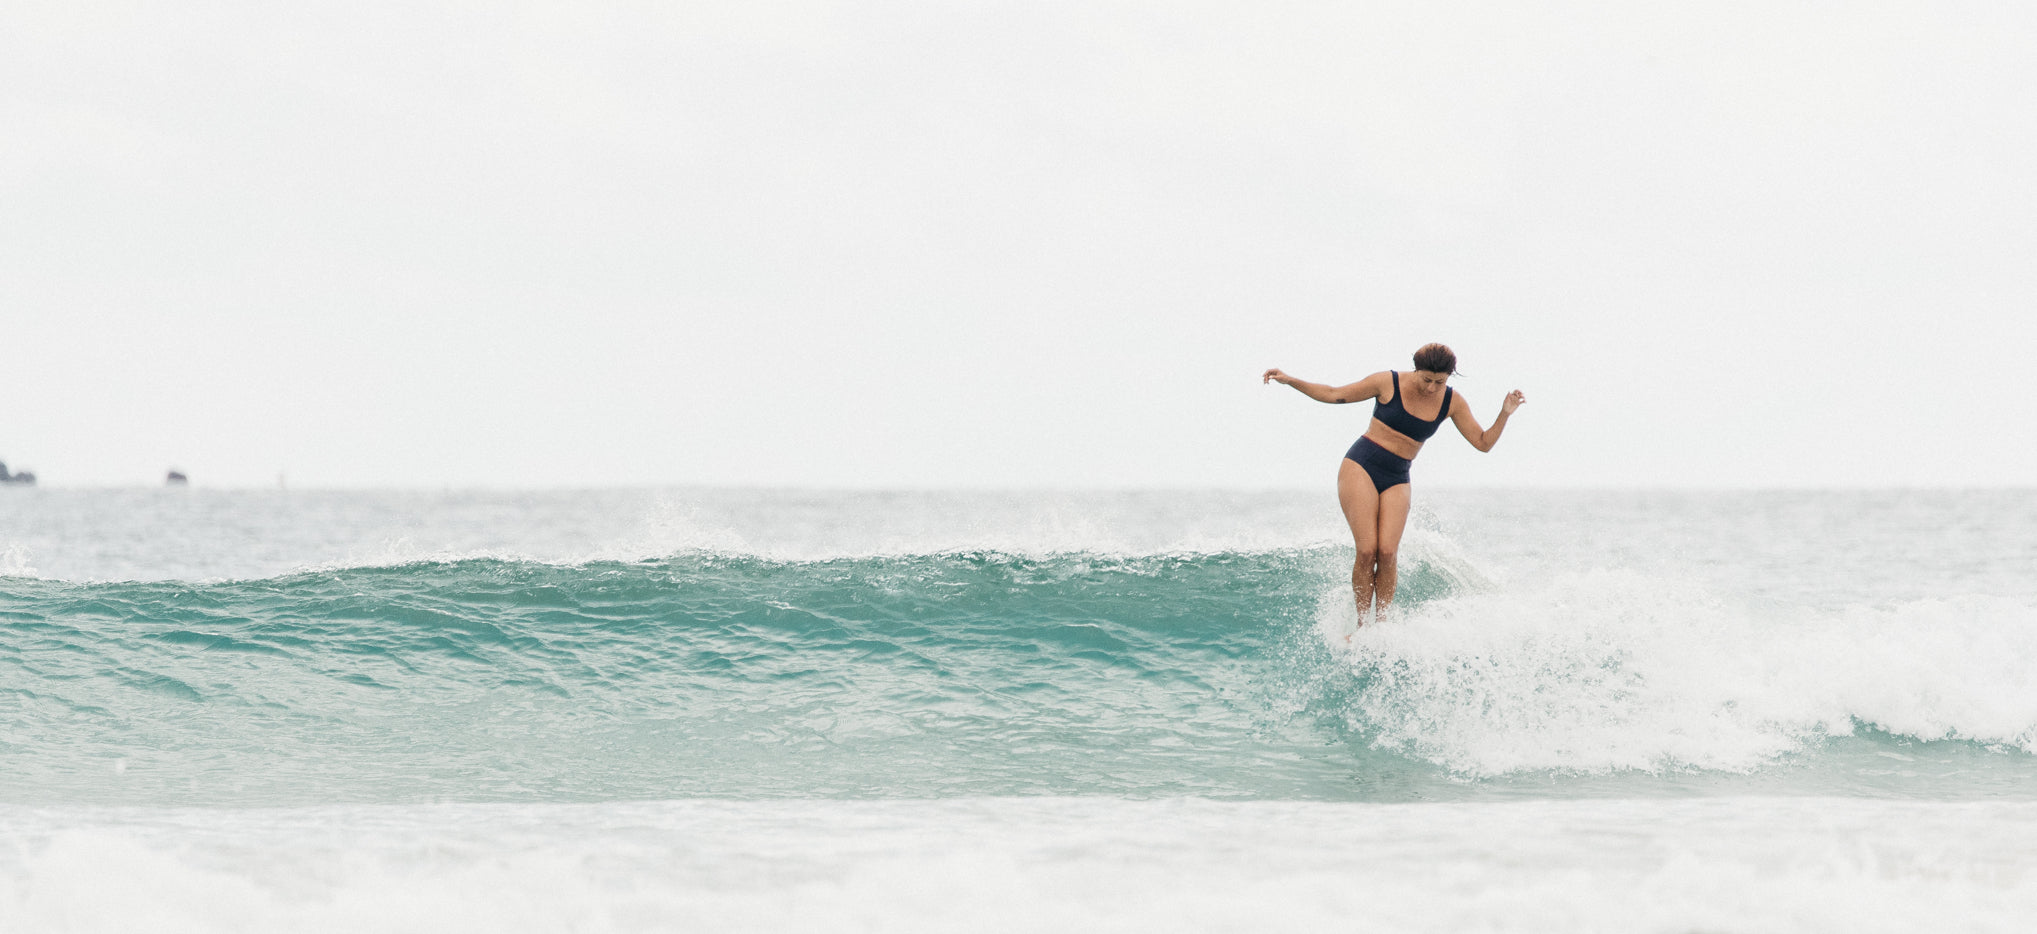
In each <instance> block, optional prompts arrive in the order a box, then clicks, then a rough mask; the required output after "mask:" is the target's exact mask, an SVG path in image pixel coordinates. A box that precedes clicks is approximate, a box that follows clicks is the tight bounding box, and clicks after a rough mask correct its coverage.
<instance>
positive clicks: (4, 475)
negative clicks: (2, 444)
mask: <svg viewBox="0 0 2037 934" xmlns="http://www.w3.org/2000/svg"><path fill="white" fill-rule="evenodd" d="M0 483H12V484H14V485H16V486H34V485H35V474H34V473H33V472H31V471H27V470H24V471H22V472H20V473H8V472H7V465H6V464H0Z"/></svg>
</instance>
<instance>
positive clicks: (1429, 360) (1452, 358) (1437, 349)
mask: <svg viewBox="0 0 2037 934" xmlns="http://www.w3.org/2000/svg"><path fill="white" fill-rule="evenodd" d="M1415 369H1417V370H1428V371H1429V372H1431V373H1449V374H1452V375H1455V374H1456V372H1457V355H1456V354H1454V353H1451V352H1450V348H1448V347H1445V346H1443V345H1442V344H1423V345H1422V349H1420V350H1417V351H1415Z"/></svg>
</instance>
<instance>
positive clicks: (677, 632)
mask: <svg viewBox="0 0 2037 934" xmlns="http://www.w3.org/2000/svg"><path fill="white" fill-rule="evenodd" d="M0 493H4V494H5V495H0V929H4V930H37V931H40V930H66V931H67V930H80V931H86V930H90V931H97V930H109V931H110V930H127V929H131V928H133V927H135V926H136V925H137V924H139V923H143V922H144V921H146V922H147V923H149V924H152V925H154V926H155V927H156V928H157V929H161V930H194V931H195V930H206V931H217V930H249V931H255V930H276V929H291V930H362V929H372V930H419V931H422V930H434V931H439V930H474V931H482V930H487V931H502V930H591V931H605V930H692V929H713V930H795V929H798V930H804V929H811V928H816V927H819V928H828V929H848V930H954V929H957V928H966V929H981V930H1042V931H1044V930H1067V929H1070V928H1078V929H1088V930H1126V931H1144V930H1182V929H1188V930H1256V929H1271V928H1286V929H1303V930H1328V929H1331V928H1337V929H1348V928H1349V927H1351V926H1352V925H1354V924H1355V925H1360V926H1363V927H1367V928H1371V929H1378V930H1405V931H1460V930H1494V931H1558V930H1560V931H1595V930H1605V931H1658V930H1659V931H1694V930H1705V931H1713V930H1729V931H1737V930H1833V931H1839V930H1846V931H1861V930H1889V931H1896V930H1917V929H1920V928H1925V927H1932V928H1937V927H1955V928H1959V929H1965V930H2017V929H2019V928H2020V927H2021V926H2022V925H2021V924H2019V921H2021V920H2024V919H2027V918H2029V917H2032V916H2037V874H2033V872H2032V868H2033V867H2037V843H2031V842H2029V841H2037V834H2033V833H2032V831H2037V791H2033V790H2037V781H2033V780H2037V492H2031V491H2013V490H2011V491H1966V492H1959V491H1949V492H1948V491H1936V492H1918V491H1856V492H1747V493H1725V492H1719V493H1652V492H1603V491H1601V492H1592V491H1538V492H1502V491H1435V492H1430V491H1424V492H1423V493H1422V494H1421V495H1420V496H1418V497H1417V502H1418V510H1417V513H1416V516H1415V518H1414V521H1413V524H1412V528H1411V530H1410V534H1409V537H1408V541H1407V542H1406V544H1405V546H1404V549H1403V554H1402V558H1401V561H1402V566H1403V568H1404V569H1405V570H1404V572H1403V583H1402V589H1401V600H1400V602H1399V604H1398V606H1397V607H1396V610H1395V613H1394V615H1393V616H1392V617H1391V618H1390V619H1388V620H1385V621H1383V622H1381V623H1378V624H1374V625H1368V626H1366V627H1363V628H1362V629H1361V628H1358V627H1356V625H1355V624H1356V613H1355V610H1354V608H1353V607H1352V606H1351V604H1350V599H1349V590H1348V586H1347V584H1346V583H1345V579H1346V577H1347V576H1348V573H1349V568H1350V563H1349V562H1350V554H1351V552H1350V546H1349V544H1348V541H1347V540H1346V533H1345V531H1344V529H1343V528H1342V524H1341V521H1340V519H1339V517H1338V514H1337V512H1336V508H1335V502H1334V497H1333V496H1332V495H1330V494H1329V493H1328V492H1327V491H1324V492H1321V493H1219V492H1194V491H1189V492H1171V493H1170V492H1146V493H1043V492H1018V493H996V492H970V493H962V492H954V493H910V492H902V493H859V492H814V491H733V490H648V491H586V492H554V493H486V492H339V491H333V492H299V491H290V492H284V491H206V490H189V489H185V490H160V491H157V490H99V491H65V490H47V489H43V490H37V489H28V490H6V491H0ZM116 881H117V884H115V882H116Z"/></svg>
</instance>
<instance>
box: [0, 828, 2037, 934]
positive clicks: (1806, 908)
mask: <svg viewBox="0 0 2037 934" xmlns="http://www.w3.org/2000/svg"><path fill="white" fill-rule="evenodd" d="M2033 840H2037V804H2031V803H2027V802H2025V803H2001V802H1990V803H1973V804H1946V803H1932V804H1927V803H1918V802H1885V801H1858V800H1843V799H1804V798H1790V799H1774V798H1734V799H1703V800H1668V801H1567V802H1557V801H1537V802H1514V803H1502V804H1451V805H1442V804H1418V805H1381V804H1369V805H1368V804H1320V803H1303V802H1257V803H1223V802H1211V801H1198V800H1173V801H1123V800H1117V799H1097V798H1083V799H1039V798H1020V799H1010V798H1007V799H977V800H960V801H952V800H951V801H890V802H882V801H770V802H730V801H682V802H664V803H648V804H616V805H583V806H518V805H479V806H454V807H421V808H394V807H385V808H312V809H301V810H284V811H276V810H257V811H134V810H126V811H114V812H103V811H100V812H95V811H84V810H75V809H57V810H28V809H19V808H15V809H0V918H4V919H5V921H6V922H7V923H6V927H7V929H8V930H20V931H34V932H101V931H104V932H114V931H120V932H125V931H131V930H137V929H144V928H145V929H147V930H151V931H162V932H183V931H205V932H217V931H285V930H287V931H303V932H320V931H335V932H337V931H347V932H354V931H418V932H432V934H442V932H464V931H477V932H489V934H501V932H517V931H563V930H572V931H590V932H606V931H651V930H712V931H730V932H745V931H813V930H881V931H957V930H966V931H992V932H997V931H1054V932H1060V931H1069V930H1082V931H1124V932H1134V931H1165V932H1182V931H1243V930H1279V931H1349V930H1373V931H1406V932H1428V931H1437V932H1443V931H1450V932H1455V931H1501V932H1564V934H1575V932H1587V934H1588V932H1599V931H1605V932H1622V934H1625V932H1633V931H1700V930H1702V931H1713V930H1717V931H1727V930H1732V931H1742V930H1761V931H1770V930H1774V931H1781V930H1789V931H1834V932H1838V931H1845V932H1849V934H1857V932H1882V931H1889V932H1896V931H1901V932H1914V931H1925V930H1960V931H2016V930H2021V929H2024V926H2025V925H2026V923H2027V921H2028V919H2029V918H2030V917H2033V916H2037V870H2033V868H2032V867H2033V866H2037V844H2033V843H2032V841H2033Z"/></svg>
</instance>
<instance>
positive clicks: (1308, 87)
mask: <svg viewBox="0 0 2037 934" xmlns="http://www.w3.org/2000/svg"><path fill="white" fill-rule="evenodd" d="M2032 49H2037V7H2033V6H2030V5H2027V4H2020V3H1999V4H1960V3H1943V2H1934V3H1916V4H1871V3H1817V4H1804V3H1774V2H1762V3H1702V4H1689V5H1669V4H1656V3H1647V4H1636V3H1631V2H1617V3H1603V4H1594V3H1563V2H1556V3H1540V4H1511V3H1508V4H1500V3H1496V4H1489V5H1479V4H1473V5H1462V4H1445V3H1435V2H1417V3H1396V4H1382V3H1346V2H1335V3H1315V4H1279V3H1265V2H1259V3H1251V4H1244V3H1233V4H1222V5H1210V4H1195V3H1183V2H1154V3H1109V2H1093V0H1085V2H1079V3H1048V2H1032V3H1010V4H996V3H968V2H938V3H895V2H866V3H839V4H837V3H757V2H746V3H727V4H687V3H639V4H606V5H604V4H595V3H589V2H571V3H561V4H556V5H545V4H507V3H496V2H487V3H481V2H477V3H472V4H458V3H443V2H429V0H427V2H423V3H380V4H377V3H344V4H341V3H304V4H278V3H271V2H247V3H217V2H180V3H174V4H158V3H139V4H132V5H123V4H101V3H77V2H11V3H8V4H6V5H5V6H4V7H0V125H4V126H5V127H6V130H5V132H4V133H0V310H4V315H5V324H6V329H5V332H4V335H0V377H4V383H0V386H4V392H5V394H6V395H5V403H4V405H0V459H4V460H5V461H6V462H7V463H8V464H9V466H11V467H14V468H16V469H21V468H31V469H34V470H36V471H37V472H38V473H39V474H40V475H41V476H42V478H43V481H44V483H45V484H46V485H50V486H59V485H72V486H76V485H98V484H110V483H156V482H160V477H161V475H162V471H163V470H164V469H166V468H168V467H171V466H176V467H181V468H183V469H184V470H186V471H187V472H189V473H191V474H192V476H193V478H194V480H195V481H196V482H198V483H200V484H204V485H213V486H228V485H270V484H273V483H275V479H276V475H277V474H278V472H287V474H288V477H289V480H290V483H291V485H292V486H309V485H398V486H441V485H469V484H481V485H490V486H554V485H610V484H668V483H670V484H693V483H701V484H773V485H777V484H788V485H801V486H907V487H918V486H941V487H949V486H1128V487H1144V486H1162V487H1172V486H1228V487H1322V488H1327V487H1328V485H1329V484H1330V483H1331V480H1332V477H1333V476H1334V471H1335V465H1336V461H1337V458H1338V457H1339V456H1341V454H1342V452H1343V450H1344V448H1345V447H1346V446H1347V445H1349V443H1350V442H1351V440H1352V439H1353V438H1355V437H1356V436H1357V435H1358V434H1359V432H1360V431H1362V429H1363V427H1364V424H1365V413H1366V411H1367V407H1332V406H1324V405H1318V404H1315V403H1311V402H1309V401H1307V400H1306V399H1303V398H1302V397H1301V396H1299V395H1297V394H1294V393H1293V392H1292V391H1291V390H1284V389H1279V388H1277V387H1275V388H1262V387H1261V386H1260V385H1259V383H1258V373H1259V371H1260V370H1262V369H1264V368H1265V367H1268V366H1281V367H1284V368H1286V369H1287V370H1289V371H1290V372H1292V373H1295V374H1298V375H1301V376H1303V377H1305V378H1311V379H1316V380H1320V381H1326V382H1343V381H1348V380H1352V379H1356V378H1358V377H1360V376H1362V375H1364V374H1366V373H1369V372H1374V371H1377V370H1381V369H1386V368H1388V367H1395V368H1406V367H1407V365H1408V355H1409V354H1410V353H1411V352H1412V351H1413V349H1414V348H1415V347H1416V346H1418V345H1420V344H1421V343H1423V342H1425V341H1429V340H1441V341H1445V342H1447V343H1450V344H1451V345H1452V346H1454V347H1455V348H1456V349H1457V352H1458V356H1459V358H1460V362H1461V366H1462V367H1463V368H1464V370H1465V371H1466V372H1467V373H1468V374H1469V375H1468V377H1465V378H1463V379H1461V380H1459V381H1458V382H1457V386H1458V388H1459V389H1460V391H1462V392H1465V393H1467V394H1468V395H1469V397H1470V398H1471V399H1472V400H1473V402H1474V403H1475V406H1476V411H1477V412H1478V414H1479V416H1480V417H1481V418H1486V419H1489V418H1490V417H1491V416H1492V415H1493V413H1494V412H1495V411H1496V409H1497V406H1498V402H1499V399H1500V397H1501V396H1502V395H1503V394H1504V393H1505V392H1506V390H1508V389H1511V388H1514V387H1516V386H1518V387H1520V388H1522V389H1524V390H1526V391H1527V393H1528V394H1529V397H1530V402H1529V403H1528V405H1527V406H1526V407H1525V408H1524V409H1523V410H1522V412H1521V413H1520V414H1519V415H1518V416H1517V417H1516V419H1515V421H1514V422H1513V424H1512V425H1511V426H1510V427H1509V429H1508V433H1507V436H1506V438H1505V439H1504V440H1503V441H1502V442H1501V444H1500V446H1499V448H1498V449H1497V450H1495V451H1494V452H1493V453H1492V454H1491V455H1478V454H1476V453H1475V452H1473V451H1472V450H1471V449H1470V448H1469V447H1468V446H1466V445H1464V444H1463V443H1462V442H1461V441H1460V440H1458V439H1456V438H1455V437H1454V434H1453V435H1439V436H1438V439H1439V440H1438V441H1437V442H1436V443H1432V444H1431V445H1430V448H1429V450H1428V451H1427V452H1425V453H1424V455H1423V457H1422V460H1421V461H1420V462H1419V463H1418V464H1417V466H1416V473H1415V477H1416V481H1417V485H1418V487H1419V486H1420V485H1422V484H1436V485H1452V486H1464V485H1493V486H1537V485H1566V486H1577V485H1617V486H1736V487H1737V486H1824V485H1846V486H1854V485H1967V484H2019V485H2027V484H2032V483H2037V466H2033V465H2037V456H2033V455H2037V440H2033V432H2032V429H2031V427H2030V426H2031V425H2032V424H2033V423H2037V376H2033V375H2032V374H2033V370H2032V368H2031V367H2030V365H2029V364H2027V363H2026V362H2024V360H2023V356H2024V355H2025V354H2027V353H2029V352H2030V351H2031V350H2032V349H2033V348H2037V323H2033V321H2032V316H2031V312H2032V310H2033V306H2037V264H2033V262H2032V257H2033V256H2037V107H2033V106H2032V100H2033V94H2037V54H2032ZM1446 431H1447V429H1446Z"/></svg>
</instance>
